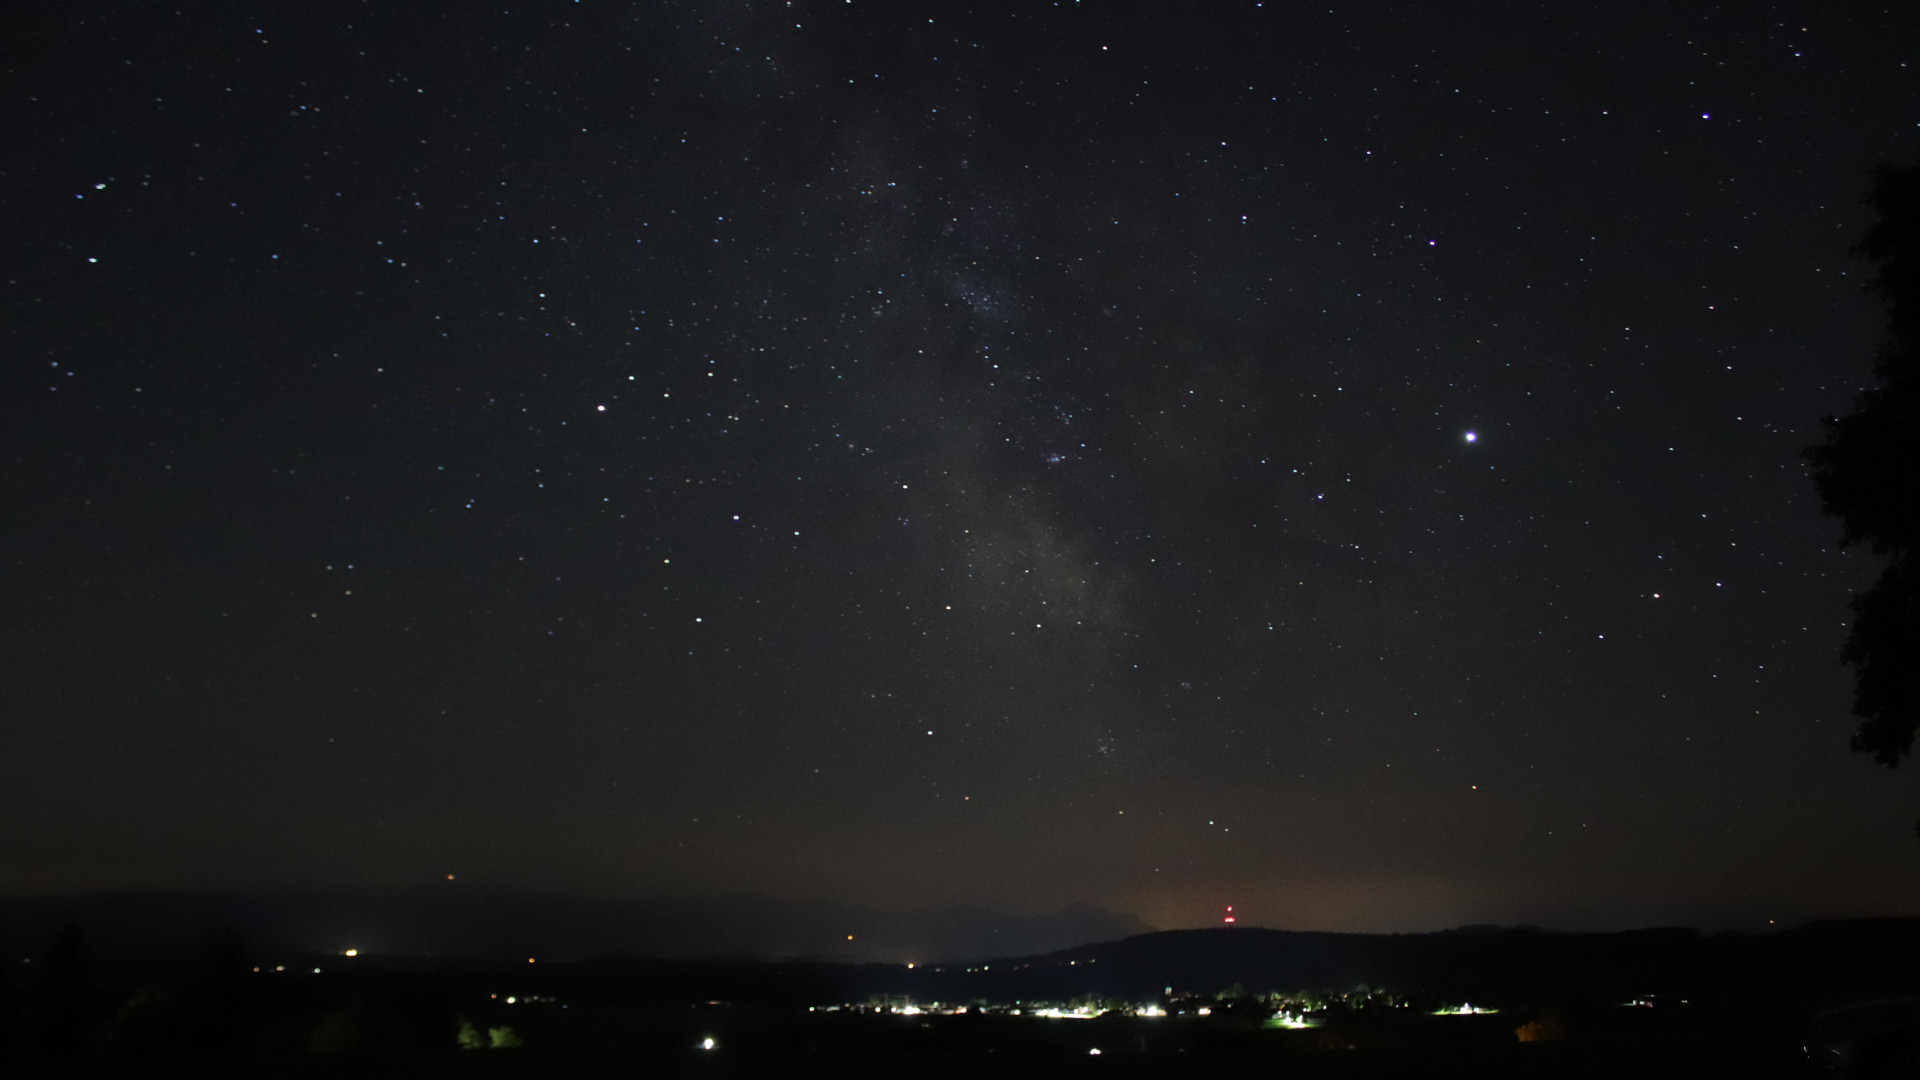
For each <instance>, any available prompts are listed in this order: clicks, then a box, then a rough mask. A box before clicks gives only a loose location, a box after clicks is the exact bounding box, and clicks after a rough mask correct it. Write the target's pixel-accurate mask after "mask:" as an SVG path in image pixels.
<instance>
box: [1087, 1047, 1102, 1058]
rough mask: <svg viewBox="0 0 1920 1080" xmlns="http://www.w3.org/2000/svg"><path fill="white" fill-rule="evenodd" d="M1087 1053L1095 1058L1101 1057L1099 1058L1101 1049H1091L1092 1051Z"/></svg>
mask: <svg viewBox="0 0 1920 1080" xmlns="http://www.w3.org/2000/svg"><path fill="white" fill-rule="evenodd" d="M1087 1053H1089V1054H1092V1055H1093V1056H1094V1057H1099V1056H1100V1048H1099V1047H1097V1046H1096V1047H1094V1048H1093V1049H1091V1050H1089V1051H1087Z"/></svg>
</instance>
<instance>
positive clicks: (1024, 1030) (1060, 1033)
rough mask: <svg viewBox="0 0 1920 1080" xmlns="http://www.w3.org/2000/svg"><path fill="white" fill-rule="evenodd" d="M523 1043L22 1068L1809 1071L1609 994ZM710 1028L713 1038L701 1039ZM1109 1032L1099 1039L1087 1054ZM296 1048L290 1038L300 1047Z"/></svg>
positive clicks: (660, 1072) (292, 1073)
mask: <svg viewBox="0 0 1920 1080" xmlns="http://www.w3.org/2000/svg"><path fill="white" fill-rule="evenodd" d="M512 1019H513V1020H514V1025H513V1026H514V1029H515V1031H516V1032H517V1033H518V1034H519V1035H520V1036H521V1037H522V1038H523V1039H524V1040H525V1042H526V1044H527V1045H526V1046H524V1047H522V1048H519V1049H512V1050H478V1051H459V1050H452V1049H448V1050H445V1051H439V1052H423V1051H420V1050H417V1049H396V1050H393V1051H381V1050H378V1049H374V1048H368V1049H365V1050H362V1051H358V1052H342V1053H337V1054H314V1053H299V1052H292V1053H281V1054H273V1053H268V1054H265V1055H257V1056H248V1057H245V1058H231V1057H230V1058H218V1057H215V1058H185V1057H178V1056H172V1057H170V1056H166V1055H161V1056H156V1057H148V1058H144V1059H134V1058H118V1059H116V1058H104V1057H103V1058H94V1059H89V1060H82V1061H66V1062H60V1063H53V1062H47V1063H41V1064H38V1065H26V1066H22V1067H21V1069H20V1071H19V1072H18V1073H16V1074H15V1075H18V1076H22V1077H40V1076H45V1077H69V1076H71V1077H129V1078H137V1077H155V1078H159V1077H187V1076H205V1077H251V1076H288V1077H344V1076H381V1077H385V1076H409V1077H475V1078H485V1077H613V1076H622V1077H650V1076H659V1077H682V1076H685V1077H701V1076H716V1077H719V1076H729V1077H732V1076H738V1077H750V1076H875V1077H879V1076H912V1077H962V1076H1050V1077H1051V1076H1076V1077H1077V1076H1087V1077H1095V1076H1100V1077H1106V1076H1209V1077H1242V1076H1244V1077H1290V1076H1298V1077H1388V1076H1391V1077H1401V1076H1406V1077H1463V1078H1464V1077H1476V1078H1500V1077H1596V1078H1597V1077H1669V1076H1671V1077H1728V1078H1734V1077H1754V1078H1765V1077H1810V1076H1812V1075H1814V1074H1813V1070H1812V1069H1811V1067H1810V1066H1809V1065H1808V1063H1807V1062H1806V1060H1805V1056H1804V1054H1803V1052H1802V1050H1801V1045H1800V1043H1801V1036H1802V1034H1803V1033H1804V1030H1805V1024H1804V1022H1803V1018H1801V1017H1797V1016H1795V1015H1791V1014H1790V1013H1787V1012H1780V1013H1778V1014H1776V1015H1772V1016H1767V1015H1763V1014H1753V1015H1749V1016H1746V1017H1742V1018H1736V1019H1726V1018H1723V1019H1720V1020H1712V1019H1704V1018H1700V1017H1695V1016H1689V1015H1686V1014H1685V1011H1684V1010H1677V1009H1676V1010H1609V1011H1606V1012H1601V1013H1596V1014H1594V1015H1591V1016H1587V1017H1581V1018H1578V1019H1575V1020H1573V1021H1572V1022H1571V1023H1570V1024H1569V1025H1568V1026H1569V1032H1568V1037H1566V1038H1564V1039H1560V1040H1557V1041H1552V1042H1544V1043H1521V1042H1519V1041H1518V1040H1517V1039H1516V1037H1515V1033H1514V1029H1515V1027H1516V1026H1517V1025H1518V1024H1519V1023H1520V1022H1521V1021H1520V1020H1519V1019H1517V1018H1514V1017H1509V1016H1507V1015H1504V1014H1496V1015H1491V1016H1475V1017H1434V1016H1426V1015H1407V1014H1406V1012H1405V1011H1404V1010H1401V1011H1396V1012H1394V1013H1385V1014H1382V1015H1379V1016H1364V1015H1356V1016H1352V1017H1349V1018H1347V1019H1345V1020H1342V1021H1336V1022H1332V1023H1329V1024H1327V1025H1326V1026H1324V1027H1321V1028H1317V1029H1309V1030H1277V1029H1263V1028H1249V1027H1246V1026H1242V1025H1239V1024H1237V1023H1235V1022H1233V1021H1225V1022H1215V1021H1213V1020H1212V1019H1211V1018H1208V1019H1193V1018H1186V1017H1165V1018H1143V1017H1112V1018H1100V1019H1093V1020H1049V1019H1039V1018H1031V1017H1011V1016H986V1015H974V1016H928V1017H904V1016H892V1015H877V1014H857V1013H807V1012H805V1011H793V1010H764V1011H762V1010H746V1011H736V1010H725V1011H702V1010H693V1009H688V1010H678V1011H664V1012H663V1011H655V1010H645V1011H641V1010H634V1009H623V1008H615V1007H608V1008H568V1009H564V1010H563V1009H559V1008H557V1007H534V1008H523V1009H520V1010H518V1011H516V1012H515V1014H514V1015H513V1017H512ZM707 1038H712V1039H713V1040H714V1043H715V1045H714V1048H713V1049H712V1050H703V1049H701V1048H700V1044H701V1042H702V1041H703V1040H704V1039H707ZM1095 1048H1098V1049H1099V1050H1100V1051H1101V1052H1100V1054H1098V1055H1094V1054H1092V1053H1090V1051H1091V1050H1093V1049H1095ZM288 1049H292V1048H288Z"/></svg>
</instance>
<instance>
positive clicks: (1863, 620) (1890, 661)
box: [1806, 164, 1920, 768]
mask: <svg viewBox="0 0 1920 1080" xmlns="http://www.w3.org/2000/svg"><path fill="white" fill-rule="evenodd" d="M1866 203H1867V205H1869V206H1871V207H1873V208H1874V210H1875V211H1876V212H1877V213H1878V215H1879V216H1878V220H1876V221H1875V222H1874V224H1873V226H1872V227H1871V228H1869V229H1868V230H1867V233H1866V235H1865V236H1864V237H1863V238H1862V239H1861V241H1860V243H1859V245H1858V246H1857V247H1855V248H1854V254H1856V255H1860V256H1863V257H1865V258H1867V259H1869V260H1871V261H1873V262H1875V263H1877V264H1878V269H1877V271H1876V273H1875V274H1874V277H1873V279H1872V281H1870V282H1869V283H1868V285H1867V288H1868V290H1869V291H1871V292H1873V293H1875V294H1877V295H1879V296H1880V298H1881V299H1882V300H1884V301H1885V302H1886V305H1887V329H1888V339H1887V341H1886V342H1885V343H1884V344H1882V345H1881V346H1880V349H1879V352H1878V354H1877V356H1876V357H1875V359H1874V365H1873V373H1874V376H1875V378H1876V380H1877V382H1878V385H1876V386H1874V387H1872V388H1870V389H1868V390H1866V391H1865V392H1863V393H1862V394H1860V396H1859V397H1857V398H1855V399H1854V407H1853V411H1852V412H1851V413H1848V414H1847V415H1846V416H1842V417H1837V418H1836V417H1831V416H1829V417H1827V418H1826V425H1827V439H1826V441H1825V442H1823V443H1821V444H1820V445H1818V446H1814V447H1810V448H1808V450H1807V451H1806V456H1807V458H1808V459H1809V460H1811V461H1812V463H1813V482H1814V486H1815V487H1816V488H1817V489H1818V491H1819V493H1820V504H1821V508H1822V509H1823V510H1825V511H1826V513H1827V514H1828V515H1829V516H1832V517H1836V518H1839V519H1840V522H1841V525H1842V526H1843V532H1842V535H1841V538H1840V544H1841V546H1842V547H1845V546H1847V545H1849V544H1855V543H1861V542H1865V543H1866V544H1867V545H1868V546H1869V547H1870V548H1871V549H1872V550H1873V552H1874V554H1876V555H1883V556H1885V557H1886V558H1887V560H1888V561H1887V566H1886V569H1885V570H1884V571H1883V572H1882V573H1881V575H1880V578H1879V580H1877V581H1875V582H1874V584H1873V587H1872V588H1870V589H1868V590H1867V591H1866V592H1864V593H1861V594H1860V595H1858V596H1856V597H1854V598H1853V601H1852V608H1853V625H1852V626H1851V628H1850V629H1849V631H1848V633H1847V641H1846V645H1845V647H1844V648H1843V649H1842V650H1841V660H1842V661H1843V662H1844V663H1847V664H1850V665H1852V666H1853V667H1854V694H1853V713H1854V715H1855V716H1858V717H1859V718H1860V727H1859V728H1858V729H1857V730H1856V731H1855V732H1854V734H1853V749H1854V750H1855V751H1857V752H1859V753H1864V754H1871V755H1873V760H1874V761H1876V762H1879V763H1880V764H1882V765H1885V766H1887V767H1889V768H1893V767H1895V766H1898V765H1899V763H1900V759H1901V758H1902V757H1904V756H1905V755H1907V754H1908V753H1910V752H1911V751H1912V749H1913V736H1914V731H1915V729H1916V728H1920V574H1916V569H1915V567H1914V565H1913V554H1914V546H1915V539H1916V536H1917V535H1920V165H1909V166H1898V167H1897V166H1894V165H1892V164H1883V165H1881V166H1880V167H1879V168H1878V169H1877V170H1876V171H1875V174H1874V184H1873V190H1872V192H1871V193H1869V194H1868V196H1867V198H1866Z"/></svg>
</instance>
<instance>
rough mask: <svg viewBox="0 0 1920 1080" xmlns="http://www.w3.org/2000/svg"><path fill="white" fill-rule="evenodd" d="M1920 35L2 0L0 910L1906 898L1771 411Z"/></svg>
mask: <svg viewBox="0 0 1920 1080" xmlns="http://www.w3.org/2000/svg"><path fill="white" fill-rule="evenodd" d="M1916 40H1920V8H1915V7H1914V6H1912V5H1893V4H1883V5H1854V6H1849V7H1847V8H1845V9H1844V10H1841V9H1837V8H1835V7H1833V6H1831V5H1822V4H1814V3H1783V4H1777V5H1773V6H1771V7H1768V8H1766V9H1765V10H1761V9H1758V8H1754V9H1751V10H1749V9H1746V8H1740V9H1737V10H1731V11H1729V10H1726V9H1724V8H1722V7H1719V6H1715V5H1704V4H1694V3H1680V4H1659V5H1654V4H1629V5H1606V6H1592V7H1569V6H1567V5H1545V4H1536V5H1517V6H1514V5H1509V6H1505V7H1500V8H1492V7H1487V6H1484V5H1464V4H1460V5H1432V4H1420V5H1396V4H1366V5H1348V4H1343V3H1330V4H1321V5H1312V6H1309V5H1301V4H1292V3H1279V2H1274V0H1268V2H1266V3H1259V2H1255V0H1246V2H1236V3H1223V4H1219V5H1208V6H1206V7H1205V9H1204V10H1203V11H1199V12H1195V11H1191V10H1187V9H1180V10H1178V11H1176V10H1175V9H1173V8H1172V7H1170V6H1157V5H1150V4H1130V3H1095V2H1087V3H1078V4H1063V5H1056V6H1047V7H1041V6H1029V5H985V6H984V7H983V8H981V9H979V10H972V11H966V10H961V9H958V8H955V7H953V6H950V5H940V4H921V3H913V2H908V3H887V4H880V3H874V2H871V0H857V2H842V0H834V2H832V3H826V2H820V0H801V2H796V3H793V4H785V5H773V4H740V3H734V2H728V0H686V2H673V3H648V4H613V3H604V2H594V0H589V2H584V3H559V2H550V0H536V2H533V3H527V4H516V5H511V6H510V7H508V8H505V9H500V10H488V11H485V12H480V11H468V12H463V13H461V14H459V15H457V16H456V15H453V14H450V13H445V12H440V11H437V10H416V9H399V10H382V9H378V8H354V9H351V10H348V9H336V8H331V7H311V6H301V5H268V6H266V7H264V8H260V9H241V8H238V7H233V6H229V5H212V6H199V7H193V8H191V9H190V10H186V11H180V12H177V11H173V10H168V9H163V8H159V7H154V6H149V5H132V6H129V5H123V4H107V3H101V2H98V0H82V2H80V3H75V4H67V5H61V6H59V8H58V9H57V10H46V11H42V12H39V13H36V14H34V15H33V16H32V20H31V21H30V22H29V23H28V24H27V26H26V29H25V30H24V31H22V32H21V33H20V34H19V35H18V37H17V39H16V40H15V41H14V42H11V43H7V44H4V45H0V50H4V51H3V52H0V65H3V67H0V74H4V76H5V78H6V80H7V82H8V85H9V87H10V89H11V93H10V94H8V95H7V96H6V100H5V102H4V103H3V104H0V125H4V126H3V127H0V135H3V136H4V140H5V145H7V146H8V147H9V148H10V150H9V155H8V160H6V161H5V162H0V207H4V208H5V210H6V212H7V219H8V222H9V226H8V232H9V237H10V240H9V243H8V244H6V245H4V248H0V311H4V313H5V314H4V318H0V348H4V352H5V355H7V356H8V357H9V358H10V361H11V362H10V363H8V364H6V365H4V372H5V375H4V378H5V385H4V390H3V391H0V402H4V405H3V406H0V408H4V410H5V412H4V416H0V461H4V467H0V476H3V477H4V480H5V482H6V485H7V492H8V495H9V499H8V503H9V505H11V506H13V507H16V508H19V510H21V511H23V512H16V513H13V514H9V515H7V516H6V519H5V520H4V522H0V551H5V552H6V553H7V565H8V570H7V573H6V574H4V575H3V576H0V610H5V611H7V612H8V618H6V619H5V620H0V747H3V749H0V897H10V898H16V899H17V898H21V897H30V896H45V895H69V894H87V893H94V892H99V891H103V890H148V889H153V890H180V891H186V892H198V891H215V892H235V893H243V894H255V895H266V896H271V895H282V894H297V893H308V892H316V893H339V894H359V895H373V894H386V893H403V894H413V893H419V892H423V891H427V890H442V889H458V888H465V887H469V886H470V887H474V888H480V889H488V890H502V891H511V892H524V893H531V894H538V895H542V896H553V897H560V898H575V899H594V898H598V899H634V898H659V897H682V898H686V897H693V898H713V897H725V898H750V899H753V900H754V901H755V902H761V901H764V902H766V903H767V904H769V905H770V906H771V907H775V908H777V907H778V905H779V904H781V903H790V904H794V905H802V906H804V905H808V904H812V905H836V904H837V905H846V906H848V907H850V908H858V909H863V910H871V911H877V912H896V913H898V912H912V911H916V910H922V909H933V908H948V907H955V906H975V907H979V908H982V909H986V910H988V911H992V912H999V913H1008V914H1009V915H1011V916H1017V917H1029V916H1038V915H1042V914H1045V913H1051V912H1058V911H1060V910H1061V909H1063V908H1065V907H1067V906H1068V905H1070V904H1074V903H1080V902H1085V903H1089V904H1093V905H1098V906H1099V907H1101V908H1104V909H1106V910H1107V911H1109V912H1113V913H1120V914H1124V915H1127V916H1131V917H1134V918H1137V919H1139V920H1141V921H1143V922H1144V923H1146V924H1149V925H1152V926H1158V927H1164V928H1177V927H1195V926H1207V925H1217V924H1218V923H1219V920H1220V917H1221V913H1222V911H1223V909H1224V907H1225V905H1228V904H1232V905H1234V906H1235V908H1236V911H1237V913H1238V914H1239V915H1240V917H1241V918H1242V920H1243V923H1244V924H1251V925H1265V926H1274V927H1284V928H1288V929H1312V930H1329V931H1366V932H1393V931H1423V930H1437V929H1443V928H1448V927H1457V926H1462V925H1470V924H1489V923H1491V924H1516V923H1526V924H1533V925H1538V926H1545V927H1551V928H1555V929H1566V930H1611V929H1627V928H1635V927H1642V926H1669V925H1683V926H1695V927H1701V928H1704V929H1709V930H1711V929H1720V928H1747V929H1751V928H1761V927H1765V926H1767V925H1770V924H1771V925H1778V926H1787V925H1793V924H1797V923H1801V922H1805V921H1808V920H1812V919H1819V918H1844V917H1854V916H1871V915H1901V916H1913V915H1920V848H1916V845H1915V840H1914V835H1913V826H1912V821H1913V819H1914V816H1915V807H1916V806H1920V789H1916V787H1915V786H1914V783H1913V781H1912V775H1911V773H1912V770H1911V769H1904V770H1899V771H1895V772H1889V771H1888V770H1885V769H1881V768H1877V767H1875V766H1873V765H1872V764H1871V763H1870V762H1868V761H1867V760H1866V759H1864V758H1863V757H1861V756H1859V755H1854V754H1851V753H1849V751H1848V747H1847V742H1848V735H1849V733H1850V731H1851V730H1852V727H1853V721H1852V718H1851V717H1849V715H1848V711H1847V710H1848V705H1849V700H1850V686H1849V680H1848V675H1847V672H1846V671H1845V669H1843V668H1842V667H1841V666H1840V664H1839V662H1838V652H1839V647H1840V642H1841V640H1842V638H1843V636H1844V633H1845V621H1846V619H1847V618H1848V610H1847V607H1846V603H1847V599H1848V597H1849V595H1850V590H1853V589H1857V588H1860V587H1863V586H1864V585H1865V584H1866V583H1868V582H1869V581H1871V580H1872V577H1873V575H1874V573H1875V572H1876V571H1877V569H1878V567H1879V562H1878V561H1877V560H1876V559H1874V558H1873V557H1872V556H1871V555H1870V554H1869V553H1866V552H1863V551H1853V550H1850V551H1844V552H1843V551H1840V550H1838V549H1837V548H1836V542H1837V540H1838V537H1839V531H1840V530H1839V527H1838V525H1837V524H1836V523H1835V522H1833V521H1831V520H1829V519H1826V518H1823V517H1822V516H1821V514H1820V510H1819V505H1818V502H1817V500H1816V498H1815V496H1814V492H1813V489H1812V486H1811V484H1810V483H1809V481H1808V477H1807V472H1806V468H1805V465H1804V463H1803V462H1802V460H1801V458H1800V456H1799V455H1800V452H1801V450H1802V448H1804V447H1806V446H1808V445H1810V444H1812V443H1814V442H1816V441H1818V439H1819V438H1820V436H1821V429H1820V425H1819V419H1820V417H1821V416H1823V415H1825V414H1829V413H1836V412H1844V411H1845V410H1846V409H1847V408H1848V407H1849V404H1850V402H1851V400H1852V398H1853V397H1854V395H1855V394H1856V393H1858V392H1859V391H1860V390H1861V389H1863V388H1864V387H1865V386H1866V385H1868V381H1869V379H1870V365H1871V362H1872V356H1873V350H1874V347H1875V344H1876V343H1877V342H1878V341H1880V340H1881V339H1882V337H1883V336H1884V323H1885V319H1884V314H1883V312H1882V311H1881V309H1880V308H1879V306H1878V305H1877V304H1876V303H1875V301H1874V300H1873V299H1872V298H1870V297H1867V296H1864V295H1862V293H1861V290H1860V283H1861V282H1862V281H1863V279H1864V278H1865V276H1866V273H1867V270H1868V268H1867V266H1866V265H1865V264H1864V263H1861V262H1860V261H1858V260H1855V259H1853V258H1851V257H1850V256H1849V255H1848V250H1849V248H1850V247H1851V246H1852V245H1853V244H1854V242H1855V241H1856V240H1857V239H1858V238H1859V236H1860V234H1861V233H1862V232H1863V231H1864V229H1865V228H1866V226H1867V223H1868V221H1869V215H1868V211H1867V210H1866V208H1864V207H1863V206H1861V205H1860V199H1861V197H1862V196H1863V195H1864V194H1865V193H1866V191H1867V188H1868V186H1869V184H1870V182H1871V170H1872V167H1873V166H1874V165H1875V164H1876V163H1877V162H1881V161H1886V160H1897V161H1901V162H1911V161H1914V160H1916V159H1920V126H1917V125H1916V120H1920V80H1916V78H1915V72H1914V69H1913V67H1912V60H1911V59H1910V57H1909V55H1908V54H1909V53H1910V52H1911V48H1910V43H1911V42H1913V41H1916ZM769 918H770V919H771V918H775V917H773V916H769ZM818 933H820V934H822V935H827V934H829V933H830V931H828V930H827V929H825V923H824V922H823V924H822V929H820V930H819V931H818ZM831 947H833V945H832V942H831V941H823V942H821V944H820V948H821V950H822V952H823V954H824V952H825V950H827V949H829V948H831Z"/></svg>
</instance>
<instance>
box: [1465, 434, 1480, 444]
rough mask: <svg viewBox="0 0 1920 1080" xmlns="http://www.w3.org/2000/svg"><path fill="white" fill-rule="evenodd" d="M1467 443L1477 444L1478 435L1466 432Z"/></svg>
mask: <svg viewBox="0 0 1920 1080" xmlns="http://www.w3.org/2000/svg"><path fill="white" fill-rule="evenodd" d="M1467 441H1468V442H1479V441H1480V436H1479V435H1478V434H1476V433H1474V432H1471V431H1469V432H1467Z"/></svg>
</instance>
